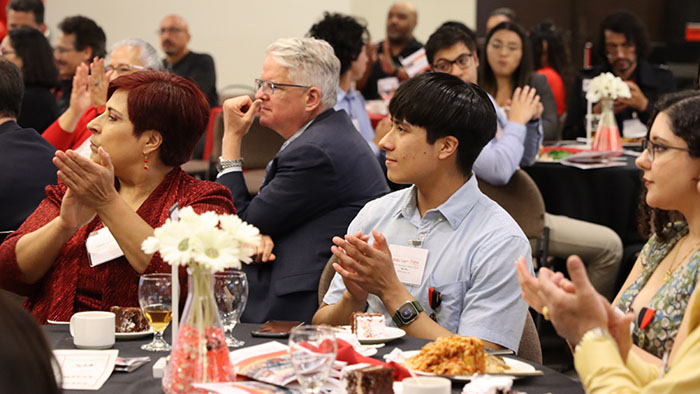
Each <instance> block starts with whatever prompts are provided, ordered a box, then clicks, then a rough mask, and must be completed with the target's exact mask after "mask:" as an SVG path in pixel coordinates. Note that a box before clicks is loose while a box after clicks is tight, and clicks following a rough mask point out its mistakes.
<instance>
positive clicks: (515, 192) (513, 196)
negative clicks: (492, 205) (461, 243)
mask: <svg viewBox="0 0 700 394" xmlns="http://www.w3.org/2000/svg"><path fill="white" fill-rule="evenodd" d="M477 181H478V182H479V189H480V190H481V191H482V192H483V193H484V194H486V195H487V196H488V197H489V198H490V199H492V200H493V201H495V202H496V203H498V205H500V206H501V207H502V208H503V209H505V210H506V212H508V213H509V214H510V216H512V217H513V219H515V221H516V222H517V223H518V225H519V226H520V228H521V229H522V230H523V233H525V235H526V236H527V237H528V238H529V239H533V238H537V237H540V236H541V235H542V234H543V232H544V227H545V226H544V214H545V208H544V199H543V198H542V194H541V193H540V189H538V188H537V184H535V181H533V180H532V178H530V176H529V175H528V174H527V173H526V172H525V171H523V170H521V169H518V170H517V171H515V173H513V176H512V177H511V178H510V181H508V183H507V184H505V185H503V186H494V185H491V184H489V183H487V182H485V181H484V180H482V179H479V178H477Z"/></svg>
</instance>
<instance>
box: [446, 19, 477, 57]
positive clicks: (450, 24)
mask: <svg viewBox="0 0 700 394" xmlns="http://www.w3.org/2000/svg"><path fill="white" fill-rule="evenodd" d="M443 27H454V28H457V29H460V30H462V31H463V32H465V33H467V35H468V36H469V38H471V40H472V41H473V42H474V43H475V44H474V45H475V47H476V42H477V37H476V32H475V31H474V30H472V29H470V28H469V26H467V25H465V24H464V23H462V22H460V21H447V22H444V23H443V24H442V25H440V27H438V30H439V29H442V28H443ZM467 46H468V45H467ZM469 49H472V48H471V47H470V48H469ZM474 49H475V50H476V49H477V48H474Z"/></svg>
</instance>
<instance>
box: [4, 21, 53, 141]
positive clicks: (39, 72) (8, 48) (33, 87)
mask: <svg viewBox="0 0 700 394" xmlns="http://www.w3.org/2000/svg"><path fill="white" fill-rule="evenodd" d="M0 50H2V56H3V57H5V58H6V59H8V60H10V61H12V62H13V63H14V64H16V65H17V67H19V68H20V69H21V70H22V79H23V80H24V99H23V100H22V109H21V110H20V113H19V117H18V118H17V123H19V125H20V126H22V127H26V128H32V129H34V130H40V131H43V130H46V128H47V127H49V125H51V123H53V122H54V121H55V120H56V118H58V115H59V113H58V105H57V104H56V99H55V98H54V96H53V94H52V93H51V89H52V88H53V87H55V86H56V83H57V82H58V69H57V68H56V64H55V63H54V60H53V52H52V49H51V45H49V41H48V40H47V39H46V37H44V35H43V34H41V32H40V31H39V30H36V29H33V28H31V27H22V28H18V29H13V30H10V31H9V32H8V34H7V36H5V38H4V39H3V40H2V43H1V44H0Z"/></svg>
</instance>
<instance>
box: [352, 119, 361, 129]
mask: <svg viewBox="0 0 700 394" xmlns="http://www.w3.org/2000/svg"><path fill="white" fill-rule="evenodd" d="M350 120H352V125H353V126H355V129H356V130H357V131H360V121H359V120H357V119H355V118H352V119H350Z"/></svg>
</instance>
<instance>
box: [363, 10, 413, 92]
mask: <svg viewBox="0 0 700 394" xmlns="http://www.w3.org/2000/svg"><path fill="white" fill-rule="evenodd" d="M417 23H418V11H416V7H414V6H413V4H411V3H409V2H407V1H397V2H395V3H394V4H393V5H392V6H391V8H390V9H389V14H388V15H387V18H386V39H384V41H382V42H380V43H378V44H376V49H373V50H372V53H376V59H375V56H372V57H371V65H370V66H369V68H368V71H367V72H366V73H365V74H366V77H365V78H362V79H361V80H359V81H358V82H357V87H358V89H359V90H360V91H362V95H363V96H364V97H365V98H366V99H367V100H376V99H379V98H380V97H379V92H378V90H377V81H379V80H380V79H382V78H387V77H396V78H398V79H399V81H405V80H406V79H408V74H407V73H406V70H404V69H403V67H402V66H401V60H400V59H402V58H405V57H408V56H410V55H411V54H412V53H414V52H415V51H417V50H419V49H421V48H423V44H421V43H420V42H419V41H418V40H416V39H415V38H414V37H413V30H414V29H415V28H416V24H417Z"/></svg>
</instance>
